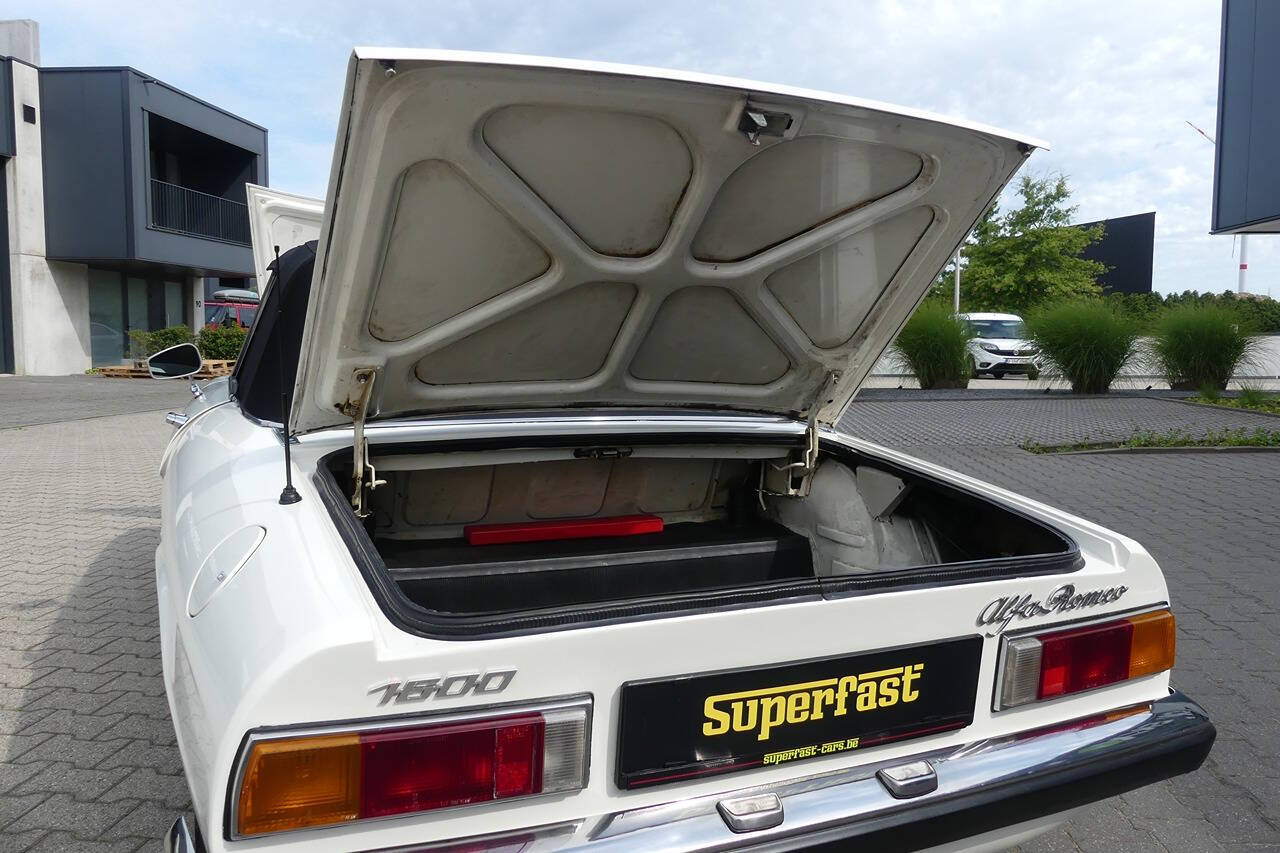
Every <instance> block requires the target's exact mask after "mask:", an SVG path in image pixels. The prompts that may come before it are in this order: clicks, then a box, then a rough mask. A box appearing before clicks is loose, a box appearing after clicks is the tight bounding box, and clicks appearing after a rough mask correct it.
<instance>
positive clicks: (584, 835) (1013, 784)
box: [384, 694, 1214, 853]
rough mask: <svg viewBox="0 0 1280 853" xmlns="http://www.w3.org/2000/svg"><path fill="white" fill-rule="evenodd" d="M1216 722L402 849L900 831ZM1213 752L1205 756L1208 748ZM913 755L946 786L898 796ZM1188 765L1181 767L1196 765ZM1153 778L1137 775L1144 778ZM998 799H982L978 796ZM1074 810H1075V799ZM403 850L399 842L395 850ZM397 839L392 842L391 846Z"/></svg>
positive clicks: (1149, 723) (995, 746) (599, 847)
mask: <svg viewBox="0 0 1280 853" xmlns="http://www.w3.org/2000/svg"><path fill="white" fill-rule="evenodd" d="M1213 736H1214V732H1213V726H1212V724H1211V723H1210V722H1209V719H1208V717H1207V716H1206V715H1205V713H1204V711H1203V710H1202V709H1201V708H1200V707H1199V706H1197V705H1196V704H1195V703H1193V702H1191V701H1190V700H1189V699H1187V698H1186V697H1185V696H1182V695H1181V694H1174V695H1171V696H1169V697H1167V698H1165V699H1161V700H1158V701H1156V702H1153V703H1152V704H1151V707H1150V708H1149V709H1148V710H1145V711H1140V712H1137V713H1133V714H1129V715H1128V716H1123V717H1120V718H1118V719H1113V720H1107V719H1105V718H1102V719H1099V720H1097V721H1091V720H1085V721H1081V722H1080V723H1078V724H1077V725H1075V726H1071V725H1070V724H1067V725H1065V726H1063V727H1059V728H1054V729H1048V730H1041V731H1034V732H1026V733H1022V734H1019V735H1013V736H1009V737H1004V738H994V739H990V740H984V741H978V742H975V743H971V744H968V745H965V746H962V747H953V748H949V749H944V750H935V751H932V752H927V753H921V754H919V755H916V756H912V757H911V758H909V759H902V758H899V759H895V760H893V761H886V762H880V763H879V764H871V765H866V766H863V767H857V768H850V769H847V770H840V771H836V772H833V773H824V774H819V775H814V776H808V777H803V778H798V779H795V780H792V781H790V782H785V783H782V784H778V785H771V786H765V785H761V786H754V787H748V788H743V789H741V790H738V791H733V792H728V793H722V794H716V795H712V796H706V797H700V798H696V799H691V800H678V801H673V802H670V803H667V804H665V805H659V806H653V807H650V808H644V809H636V810H634V811H627V812H617V813H614V814H607V815H597V816H594V817H588V818H583V819H581V820H579V821H574V822H572V823H562V824H556V825H552V826H543V827H536V828H530V829H527V830H522V831H517V832H513V831H508V832H505V833H502V834H501V835H490V836H473V837H470V838H466V839H462V838H459V839H453V840H451V841H446V842H437V843H435V844H427V845H415V846H413V847H412V848H399V849H403V850H409V849H412V850H414V851H435V853H448V851H454V850H466V851H476V850H495V851H497V850H505V849H514V848H508V847H504V844H506V845H510V844H511V842H512V839H513V838H515V837H518V839H519V842H520V846H519V847H518V849H519V850H520V851H521V853H544V851H552V850H556V851H562V850H590V851H605V850H607V851H632V850H663V851H668V853H693V851H708V850H726V849H734V850H739V849H749V850H753V851H782V850H794V849H797V848H802V847H809V846H812V845H814V844H819V843H823V842H829V841H836V840H840V839H844V838H851V837H855V836H858V835H860V834H864V833H868V832H872V831H885V830H889V831H893V830H894V827H897V826H909V825H911V824H913V823H915V822H916V821H919V820H924V819H931V820H938V819H939V816H941V819H942V820H946V819H947V817H946V816H947V814H948V810H963V809H965V808H969V809H975V808H980V809H981V810H982V811H983V812H984V813H986V814H990V815H993V816H994V817H995V818H996V819H1001V818H1007V819H1008V824H1014V823H1018V822H1019V820H1018V819H1017V816H1016V815H1014V816H1010V815H1004V814H1003V810H1002V809H1001V808H1000V801H1001V799H1002V798H1013V797H1015V796H1016V795H1017V794H1019V793H1020V792H1035V791H1037V790H1044V789H1046V788H1050V787H1052V786H1055V785H1058V786H1062V785H1067V783H1070V785H1067V787H1069V788H1071V789H1072V790H1073V791H1077V792H1079V795H1080V796H1082V797H1092V798H1094V799H1101V798H1102V797H1105V796H1108V795H1109V794H1108V793H1107V792H1101V793H1099V792H1098V791H1097V786H1092V785H1089V784H1088V779H1089V777H1090V776H1091V775H1093V776H1096V778H1099V779H1107V778H1110V777H1111V775H1112V773H1113V771H1112V770H1110V769H1109V767H1110V765H1109V764H1108V762H1110V763H1111V764H1112V765H1122V766H1123V767H1124V768H1129V769H1132V768H1135V767H1136V768H1138V769H1139V770H1141V769H1143V767H1142V765H1143V763H1144V762H1151V761H1158V760H1159V759H1160V758H1161V757H1162V756H1165V755H1169V754H1171V753H1176V752H1177V751H1178V750H1189V751H1191V752H1192V753H1194V752H1195V751H1196V750H1197V749H1199V748H1203V749H1204V750H1205V751H1207V749H1208V744H1209V743H1211V742H1212V739H1213ZM1201 757H1202V756H1201ZM904 760H905V761H922V760H928V761H929V763H930V764H931V766H932V768H933V770H934V772H935V774H936V777H937V788H936V789H935V790H933V791H930V792H926V793H920V794H919V795H917V796H915V797H913V798H911V799H905V800H904V799H897V798H895V797H894V796H893V795H892V794H891V793H890V792H889V791H888V790H887V789H886V788H885V786H884V785H883V784H882V783H881V781H880V779H879V778H877V771H879V770H881V769H884V768H886V767H894V766H900V765H902V764H903V763H904ZM1189 769H1190V768H1183V769H1179V770H1177V771H1173V772H1170V773H1167V774H1165V775H1174V772H1187V770H1189ZM1149 781H1152V780H1151V779H1150V778H1138V779H1137V781H1135V782H1134V785H1133V786H1134V787H1136V786H1137V785H1139V784H1146V783H1147V782H1149ZM761 794H776V795H777V797H778V800H779V805H780V807H781V810H782V812H783V814H784V818H783V820H782V821H781V822H780V823H779V824H778V825H776V826H773V827H771V828H762V829H758V830H756V831H754V832H752V833H751V834H750V836H743V835H740V834H735V833H734V832H733V831H732V830H731V829H730V828H729V827H728V826H727V825H726V823H725V821H724V819H723V817H722V812H721V811H720V809H719V807H718V804H719V803H720V802H722V801H725V800H734V799H740V798H748V797H753V796H758V795H761ZM983 797H986V798H990V801H989V802H983V803H978V802H977V800H978V798H983ZM1066 807H1067V808H1071V807H1074V806H1071V805H1070V804H1068V805H1067V806H1066ZM390 849H396V848H390ZM390 849H386V848H384V850H387V853H389V851H390Z"/></svg>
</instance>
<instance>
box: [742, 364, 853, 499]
mask: <svg viewBox="0 0 1280 853" xmlns="http://www.w3.org/2000/svg"><path fill="white" fill-rule="evenodd" d="M839 380H840V374H839V373H835V372H832V373H829V374H827V380H826V381H825V382H823V383H822V387H821V388H819V389H818V393H817V394H815V395H814V397H813V399H812V400H810V401H809V409H808V413H807V414H808V417H807V419H806V422H805V429H804V449H803V450H801V451H799V452H798V453H797V454H796V455H795V456H793V457H792V459H793V461H791V462H789V463H787V464H786V465H772V464H770V465H762V466H761V467H760V491H761V492H762V493H763V494H769V495H778V496H781V497H789V498H803V497H805V496H807V495H808V494H809V485H810V482H811V481H812V480H813V472H814V471H815V470H816V469H817V467H818V432H819V430H820V429H821V426H820V424H819V423H818V412H819V411H821V410H822V406H823V405H824V403H823V401H824V400H826V399H827V396H828V395H829V394H830V392H831V389H832V388H834V387H835V384H836V382H838V381H839ZM796 456H798V457H799V458H796Z"/></svg>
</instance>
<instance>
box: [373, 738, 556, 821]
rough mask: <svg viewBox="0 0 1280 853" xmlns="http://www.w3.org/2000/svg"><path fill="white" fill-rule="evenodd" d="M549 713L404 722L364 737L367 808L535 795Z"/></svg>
mask: <svg viewBox="0 0 1280 853" xmlns="http://www.w3.org/2000/svg"><path fill="white" fill-rule="evenodd" d="M542 728H543V726H542V720H541V718H534V719H523V720H521V719H517V720H512V721H509V722H508V721H503V723H502V725H500V726H497V727H495V726H493V725H492V724H484V723H460V724H457V725H452V726H450V725H445V726H430V727H427V728H421V729H397V730H394V731H389V732H373V733H371V734H365V735H361V736H360V751H361V756H362V757H363V760H364V779H363V782H364V784H363V785H362V787H361V794H360V815H361V816H362V817H382V816H384V815H391V814H404V813H405V812H420V811H427V810H428V809H444V808H448V807H450V806H462V805H466V804H467V803H481V802H485V801H487V800H493V799H497V798H500V797H512V796H519V795H521V794H535V793H537V792H538V791H539V790H541V787H542V785H541V782H542V780H541V778H539V779H538V780H537V784H536V785H535V783H534V780H533V776H532V770H531V768H533V767H534V766H537V767H539V769H541V765H542Z"/></svg>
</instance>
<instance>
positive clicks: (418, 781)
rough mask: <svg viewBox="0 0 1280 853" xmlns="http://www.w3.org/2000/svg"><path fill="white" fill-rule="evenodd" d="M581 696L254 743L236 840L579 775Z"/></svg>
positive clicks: (486, 797) (563, 786)
mask: <svg viewBox="0 0 1280 853" xmlns="http://www.w3.org/2000/svg"><path fill="white" fill-rule="evenodd" d="M589 711H590V705H589V703H588V702H586V701H581V702H577V703H569V704H568V705H566V706H564V707H556V708H552V709H548V710H544V711H537V712H530V713H521V714H512V715H507V716H502V717H489V718H487V719H478V720H465V721H456V722H446V723H437V724H433V725H421V726H410V727H402V728H382V729H375V730H372V731H365V732H359V731H356V732H345V733H342V734H321V735H307V736H302V737H291V738H278V739H272V740H262V741H257V742H255V743H252V745H251V746H250V749H249V754H248V756H247V758H246V761H245V766H246V768H247V769H246V772H245V774H244V779H243V782H242V784H241V790H240V795H239V799H238V802H239V810H238V813H237V819H236V828H237V834H238V835H240V836H249V835H260V834H263V833H267V832H279V831H282V830H286V829H301V828H303V827H307V826H320V825H324V824H332V823H341V822H346V821H352V820H361V819H364V818H371V817H386V816H388V815H398V814H409V813H412V812H423V811H430V810H432V809H442V808H449V807H452V806H461V805H467V804H470V803H482V802H489V801H491V800H499V799H505V798H508V797H522V796H529V795H531V794H539V793H544V792H546V793H550V792H553V791H573V790H578V789H580V788H582V787H583V785H584V784H585V781H586V778H585V777H586V747H587V738H586V733H587V720H588V716H589Z"/></svg>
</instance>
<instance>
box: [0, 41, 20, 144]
mask: <svg viewBox="0 0 1280 853" xmlns="http://www.w3.org/2000/svg"><path fill="white" fill-rule="evenodd" d="M0 113H3V114H0V157H12V156H13V155H14V154H15V153H16V152H17V145H16V140H15V138H14V133H13V64H12V60H10V59H7V58H6V59H0Z"/></svg>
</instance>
